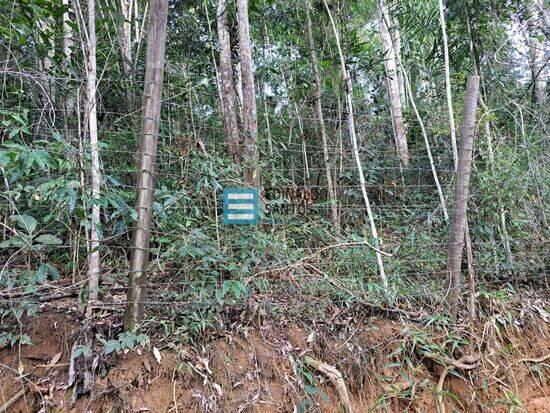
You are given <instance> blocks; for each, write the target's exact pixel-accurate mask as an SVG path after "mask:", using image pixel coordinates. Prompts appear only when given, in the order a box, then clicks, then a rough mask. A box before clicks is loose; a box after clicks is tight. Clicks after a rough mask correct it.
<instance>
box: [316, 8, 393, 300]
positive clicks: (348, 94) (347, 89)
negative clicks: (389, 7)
mask: <svg viewBox="0 0 550 413" xmlns="http://www.w3.org/2000/svg"><path fill="white" fill-rule="evenodd" d="M323 4H324V6H325V9H326V10H327V13H328V17H329V19H330V24H331V26H332V32H333V33H334V38H335V40H336V47H337V48H338V55H339V57H340V66H341V70H342V80H343V82H344V93H345V98H346V106H347V109H348V133H349V137H350V141H351V147H352V152H353V156H354V158H355V164H356V166H357V173H358V175H359V185H360V186H361V193H362V194H363V201H364V202H365V207H366V209H367V215H368V219H369V223H370V229H371V235H372V238H373V241H374V246H375V247H376V248H377V250H376V261H377V264H378V271H379V274H380V280H381V281H382V285H383V286H384V288H386V289H387V287H388V280H387V278H386V272H385V270H384V262H383V261H382V254H381V253H380V252H379V251H378V246H379V244H378V231H377V230H376V224H375V222H374V215H373V213H372V209H371V206H370V201H369V196H368V194H367V186H366V183H365V175H364V174H363V166H362V165H361V158H360V157H359V148H358V146H357V136H356V134H355V120H354V116H353V88H352V83H351V79H350V77H349V74H348V70H347V68H346V61H345V59H344V54H343V53H342V46H341V45H340V35H339V34H338V29H337V28H336V23H335V22H334V19H333V17H332V13H331V12H330V8H329V7H328V4H327V1H326V0H323Z"/></svg>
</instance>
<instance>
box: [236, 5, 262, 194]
mask: <svg viewBox="0 0 550 413" xmlns="http://www.w3.org/2000/svg"><path fill="white" fill-rule="evenodd" d="M237 20H238V24H239V56H240V60H241V75H242V88H243V128H244V142H243V143H244V151H243V157H244V179H245V181H246V182H247V183H248V184H249V185H251V186H253V187H259V186H260V170H259V162H260V157H259V154H258V114H257V109H256V89H255V87H254V69H253V67H252V46H251V44H250V29H249V21H248V0H237Z"/></svg>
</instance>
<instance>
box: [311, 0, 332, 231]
mask: <svg viewBox="0 0 550 413" xmlns="http://www.w3.org/2000/svg"><path fill="white" fill-rule="evenodd" d="M305 7H306V18H307V40H308V43H309V51H310V55H311V69H312V72H313V80H314V81H315V110H316V111H317V122H319V131H320V132H321V141H322V143H323V161H324V163H325V173H326V176H327V189H328V196H329V200H330V208H331V221H332V225H333V227H334V228H335V229H336V230H337V231H338V229H339V227H340V222H339V221H340V220H339V217H338V200H337V199H336V194H335V192H334V186H333V184H332V173H331V171H330V160H329V153H328V137H327V130H326V128H325V119H324V116H323V104H322V82H321V75H320V73H319V67H318V64H317V53H316V52H315V43H314V41H313V25H312V23H311V11H310V10H311V0H305Z"/></svg>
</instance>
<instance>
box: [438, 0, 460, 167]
mask: <svg viewBox="0 0 550 413" xmlns="http://www.w3.org/2000/svg"><path fill="white" fill-rule="evenodd" d="M439 23H440V24H441V34H442V37H443V58H444V63H445V94H446V96H447V110H448V111H449V127H450V129H451V147H452V150H453V162H454V167H455V171H456V168H457V167H458V149H457V146H456V127H455V115H454V110H453V98H452V94H451V71H450V65H449V45H448V41H447V28H446V26H445V7H444V6H443V0H439Z"/></svg>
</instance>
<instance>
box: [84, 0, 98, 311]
mask: <svg viewBox="0 0 550 413" xmlns="http://www.w3.org/2000/svg"><path fill="white" fill-rule="evenodd" d="M87 12H88V35H87V46H88V47H87V49H88V50H87V52H88V53H87V59H86V113H87V116H88V133H89V136H90V155H91V160H92V171H91V176H92V202H93V205H92V216H91V225H90V248H89V251H88V290H89V301H90V303H92V302H93V301H96V300H97V299H98V295H99V272H100V265H101V264H100V255H99V225H100V211H99V204H98V200H99V197H100V185H101V170H100V165H99V145H98V128H97V98H96V92H97V91H96V89H97V63H96V47H97V37H96V32H95V1H94V0H88V10H87ZM89 308H91V307H89Z"/></svg>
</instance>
